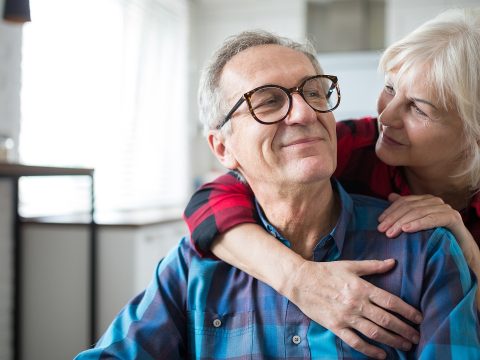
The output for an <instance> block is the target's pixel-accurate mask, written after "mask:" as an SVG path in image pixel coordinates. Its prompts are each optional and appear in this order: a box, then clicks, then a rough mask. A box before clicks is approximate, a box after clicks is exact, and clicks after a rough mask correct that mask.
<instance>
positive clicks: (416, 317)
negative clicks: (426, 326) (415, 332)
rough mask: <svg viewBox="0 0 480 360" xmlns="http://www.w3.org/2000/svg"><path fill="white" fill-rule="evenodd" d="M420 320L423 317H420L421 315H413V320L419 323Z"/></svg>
mask: <svg viewBox="0 0 480 360" xmlns="http://www.w3.org/2000/svg"><path fill="white" fill-rule="evenodd" d="M422 320H423V318H422V316H421V315H416V316H415V322H416V323H417V324H420V323H421V322H422Z"/></svg>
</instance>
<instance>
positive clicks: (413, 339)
mask: <svg viewBox="0 0 480 360" xmlns="http://www.w3.org/2000/svg"><path fill="white" fill-rule="evenodd" d="M412 341H413V343H414V344H418V342H419V341H420V338H419V337H418V336H417V335H415V336H414V337H413V338H412Z"/></svg>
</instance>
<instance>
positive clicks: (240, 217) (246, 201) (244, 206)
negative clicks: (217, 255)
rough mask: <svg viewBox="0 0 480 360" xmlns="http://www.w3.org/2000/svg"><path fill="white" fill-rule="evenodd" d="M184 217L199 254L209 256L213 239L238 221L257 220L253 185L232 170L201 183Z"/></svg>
mask: <svg viewBox="0 0 480 360" xmlns="http://www.w3.org/2000/svg"><path fill="white" fill-rule="evenodd" d="M183 218H184V220H185V222H186V223H187V225H188V228H189V230H190V235H191V237H190V238H191V241H192V244H193V246H194V247H195V250H196V251H197V252H198V254H199V255H200V256H202V257H203V256H210V255H211V253H210V247H211V245H212V242H213V239H214V238H215V237H216V236H217V235H218V234H221V233H224V232H225V231H227V230H229V229H230V228H232V227H234V226H235V225H238V224H243V223H255V222H257V216H256V212H255V205H254V202H253V193H252V191H251V189H250V187H249V186H248V185H246V184H244V183H242V182H240V181H239V180H238V179H237V178H236V176H235V175H234V174H233V173H232V172H229V173H227V174H225V175H222V176H220V177H218V178H217V179H215V180H214V181H212V182H209V183H206V184H204V185H202V186H201V187H200V188H199V189H198V190H197V191H196V192H195V193H194V194H193V195H192V197H191V199H190V201H189V203H188V204H187V207H186V209H185V212H184V214H183Z"/></svg>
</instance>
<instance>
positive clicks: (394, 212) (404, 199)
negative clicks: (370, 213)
mask: <svg viewBox="0 0 480 360" xmlns="http://www.w3.org/2000/svg"><path fill="white" fill-rule="evenodd" d="M388 199H389V200H390V201H391V202H392V205H391V206H390V207H389V208H388V209H386V210H385V211H384V212H383V214H381V215H380V217H379V218H378V221H379V222H380V223H379V225H378V230H379V231H381V232H385V233H386V235H387V236H388V237H395V236H397V235H398V234H400V232H402V231H404V232H415V231H420V230H426V229H432V228H434V227H439V226H443V227H446V228H447V229H449V230H450V231H451V232H452V233H453V235H454V236H455V238H456V239H457V242H458V244H459V245H460V248H461V249H462V252H463V255H464V256H465V259H466V260H467V263H468V266H469V267H470V269H471V270H472V271H473V272H474V273H475V276H476V277H477V279H480V249H479V248H478V245H477V243H476V242H475V239H474V238H473V236H472V234H471V233H470V231H468V229H467V228H466V226H465V224H464V223H463V220H462V216H461V215H460V213H459V212H458V211H456V210H455V209H452V207H451V206H450V205H448V204H445V202H444V201H443V200H442V199H441V198H439V197H436V196H432V195H409V196H400V195H398V194H395V193H392V194H390V195H389V197H388ZM476 299H477V307H478V309H479V311H480V291H477V294H476Z"/></svg>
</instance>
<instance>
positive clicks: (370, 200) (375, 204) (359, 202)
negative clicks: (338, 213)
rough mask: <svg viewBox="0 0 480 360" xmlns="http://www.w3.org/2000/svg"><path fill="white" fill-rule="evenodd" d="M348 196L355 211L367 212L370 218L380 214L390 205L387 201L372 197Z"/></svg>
mask: <svg viewBox="0 0 480 360" xmlns="http://www.w3.org/2000/svg"><path fill="white" fill-rule="evenodd" d="M350 196H351V198H352V200H353V207H354V209H355V210H356V211H368V212H369V213H371V214H372V216H373V215H374V214H376V213H382V212H383V211H384V210H385V209H386V208H388V206H389V205H390V203H389V202H388V201H386V200H383V199H379V198H375V197H372V196H367V195H360V194H350Z"/></svg>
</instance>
